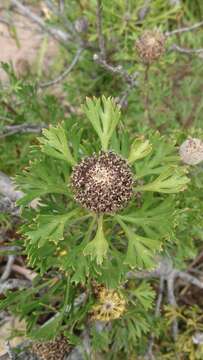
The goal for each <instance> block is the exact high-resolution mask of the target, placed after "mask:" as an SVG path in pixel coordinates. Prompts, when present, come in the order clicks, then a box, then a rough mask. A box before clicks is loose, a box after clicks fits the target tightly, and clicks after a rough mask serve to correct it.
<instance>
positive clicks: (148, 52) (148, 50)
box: [135, 30, 165, 65]
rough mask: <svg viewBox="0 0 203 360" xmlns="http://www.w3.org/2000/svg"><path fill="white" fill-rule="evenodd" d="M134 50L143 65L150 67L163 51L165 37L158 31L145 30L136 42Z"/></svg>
mask: <svg viewBox="0 0 203 360" xmlns="http://www.w3.org/2000/svg"><path fill="white" fill-rule="evenodd" d="M135 45H136V49H137V52H138V55H139V57H140V59H141V60H142V61H143V63H144V64H148V65H150V64H151V63H153V62H154V61H156V60H158V59H159V58H160V57H161V55H162V54H163V53H164V51H165V36H164V35H163V34H162V33H161V32H159V31H158V30H154V31H149V30H146V31H145V32H144V33H143V34H142V35H141V37H140V38H139V39H138V40H137V42H136V44H135Z"/></svg>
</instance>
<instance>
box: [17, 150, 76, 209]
mask: <svg viewBox="0 0 203 360" xmlns="http://www.w3.org/2000/svg"><path fill="white" fill-rule="evenodd" d="M37 155H39V154H38V153H37ZM66 172H67V169H66V166H64V169H61V168H59V166H58V164H55V163H54V162H52V161H48V160H47V159H43V160H35V161H33V162H32V163H31V165H30V167H29V168H28V169H26V170H25V171H24V172H23V174H22V175H21V174H20V175H18V176H17V177H16V182H17V184H18V187H19V188H20V189H21V190H22V191H23V192H24V193H25V195H24V196H23V197H22V198H21V199H20V200H19V201H18V204H19V205H27V204H28V203H30V202H31V201H32V200H33V199H36V198H39V197H40V196H43V195H45V194H50V193H52V194H65V195H68V194H69V190H68V180H67V183H66V182H65V181H64V178H65V180H66V177H67V176H66V174H65V173H66Z"/></svg>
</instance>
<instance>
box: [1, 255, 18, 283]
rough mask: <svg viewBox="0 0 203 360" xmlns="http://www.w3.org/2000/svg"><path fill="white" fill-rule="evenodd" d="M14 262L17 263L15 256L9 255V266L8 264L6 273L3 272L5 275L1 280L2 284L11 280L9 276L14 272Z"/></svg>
mask: <svg viewBox="0 0 203 360" xmlns="http://www.w3.org/2000/svg"><path fill="white" fill-rule="evenodd" d="M14 261H15V256H14V255H9V256H8V261H7V264H6V266H5V269H4V272H3V274H2V275H1V278H0V283H3V282H4V281H6V280H7V279H8V278H9V276H10V274H11V271H12V266H13V263H14Z"/></svg>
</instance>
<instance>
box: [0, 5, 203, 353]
mask: <svg viewBox="0 0 203 360" xmlns="http://www.w3.org/2000/svg"><path fill="white" fill-rule="evenodd" d="M1 12H2V15H1V17H0V22H1V23H2V24H3V26H4V27H6V29H7V31H8V33H9V34H10V37H11V38H12V39H13V42H14V44H15V45H14V47H13V48H14V50H13V51H14V52H15V51H17V50H15V49H19V48H20V47H21V46H22V41H23V40H22V39H21V37H20V36H19V34H20V28H21V26H23V21H24V20H23V19H24V18H25V19H26V20H28V22H29V24H30V27H32V26H33V28H34V31H33V37H34V36H35V32H36V31H37V34H38V35H39V36H40V46H38V48H37V50H36V56H35V58H34V59H32V61H30V59H28V58H27V57H26V53H25V55H24V56H23V57H20V58H18V59H17V60H16V61H14V59H13V58H12V56H11V58H10V60H11V61H10V62H9V61H8V62H7V63H5V62H2V63H1V67H2V73H3V74H4V76H3V77H2V81H1V84H0V138H1V142H0V154H1V157H0V169H1V172H2V173H1V178H0V192H1V193H2V196H1V197H0V208H1V213H0V224H1V238H0V242H1V244H0V250H1V253H2V255H1V258H0V260H1V274H2V278H1V280H0V296H1V299H2V304H3V305H2V309H4V310H3V312H2V324H3V323H4V322H5V319H6V317H8V316H10V315H9V314H10V313H11V312H13V313H14V314H16V315H20V316H21V315H24V317H26V316H27V317H28V318H29V317H30V319H31V318H32V317H31V316H30V311H32V309H31V308H28V309H24V310H23V311H24V313H23V314H22V312H21V310H19V309H18V307H17V305H16V303H14V304H13V298H14V297H15V299H17V301H18V299H19V301H20V296H25V295H26V294H25V293H22V295H21V293H18V296H19V298H18V297H16V296H17V295H16V294H15V293H14V292H13V291H11V292H10V295H9V296H10V297H9V296H8V297H7V298H6V297H5V296H4V293H5V291H6V290H7V289H11V290H12V285H10V284H14V285H13V288H15V289H16V288H18V287H21V286H22V283H21V282H23V281H27V282H31V281H32V279H33V278H32V274H31V273H30V269H29V268H28V265H27V259H26V256H25V255H24V254H22V253H21V251H20V250H19V248H18V247H19V246H21V242H22V239H21V235H20V234H19V228H20V225H22V224H23V223H24V222H25V219H26V214H25V215H24V216H20V214H19V208H18V207H17V206H16V204H15V201H16V199H17V198H19V197H20V196H21V195H20V193H19V192H16V190H15V189H14V188H13V183H12V181H11V178H13V177H15V176H16V175H21V173H22V171H23V170H24V169H25V168H26V167H27V166H28V163H29V161H30V160H34V159H35V157H36V153H35V152H33V151H32V152H31V151H30V150H29V149H30V146H33V145H34V146H35V145H36V144H37V143H38V141H37V139H36V138H37V136H38V135H39V134H40V133H41V130H42V128H44V127H48V126H49V125H53V126H56V125H57V124H62V123H63V124H65V125H64V126H65V127H66V128H69V126H70V124H74V122H77V124H78V122H80V123H81V124H82V125H83V127H84V132H85V134H86V135H87V136H88V137H89V138H91V139H93V140H94V134H93V133H92V132H89V130H88V125H87V120H86V118H85V115H84V112H83V110H82V108H81V104H83V103H84V102H85V99H86V97H93V96H97V97H99V96H101V95H105V96H106V97H108V96H112V97H115V98H116V101H117V103H118V104H120V106H121V111H122V126H123V129H124V130H127V131H129V133H130V134H135V135H143V134H144V135H145V136H146V137H147V136H151V134H154V133H155V132H157V131H158V132H159V133H160V134H161V136H162V135H163V136H165V137H167V138H168V139H170V142H171V143H175V144H176V145H177V146H179V145H180V144H181V143H182V142H183V141H184V140H185V139H186V138H187V137H188V136H192V137H197V138H200V139H203V130H202V107H203V97H202V90H203V83H202V76H203V31H202V27H203V21H202V17H203V3H202V1H201V0H193V1H190V0H179V1H178V0H152V1H150V0H138V1H134V0H114V1H109V0H102V1H99V0H97V1H96V0H91V1H90V0H89V1H86V0H79V1H68V0H65V1H54V0H53V1H46V0H44V1H28V0H26V1H22V0H21V1H20V0H19V1H18V0H10V1H9V2H7V1H6V2H5V3H3V4H2V5H1ZM19 14H20V22H19V18H16V16H17V17H18V16H19ZM24 26H28V24H27V23H26V24H25V25H24ZM36 29H37V30H36ZM154 29H159V31H160V32H162V33H164V34H165V35H166V49H165V53H164V54H163V56H162V57H161V58H160V59H159V60H158V61H157V62H154V63H153V64H152V65H151V66H150V67H149V69H147V70H146V66H145V65H144V64H143V63H142V62H141V61H140V58H139V56H138V54H137V51H136V47H135V43H136V41H137V40H138V38H139V37H140V36H141V35H142V33H143V31H144V30H154ZM0 36H1V35H0ZM2 38H3V35H2ZM50 39H51V41H53V43H54V49H55V50H54V53H51V54H50V53H49V50H50V42H49V41H50ZM50 57H51V59H50ZM47 58H48V59H49V61H48V62H47ZM0 60H1V56H0ZM146 71H147V73H146ZM5 74H6V76H5ZM124 132H125V131H124ZM75 136H76V135H75ZM88 141H89V140H87V142H86V144H85V146H86V149H88V148H89V152H90V149H91V146H90V144H88ZM160 142H161V140H158V141H157V140H156V141H155V144H156V145H157V147H158V146H160ZM189 177H190V179H191V185H190V187H189V190H188V191H187V192H185V193H184V192H183V193H180V194H179V195H178V196H177V197H176V199H175V200H174V201H175V202H176V204H175V205H176V208H178V210H177V214H176V221H177V224H176V225H177V226H176V227H175V230H174V232H173V235H172V239H171V241H169V242H168V245H167V249H166V250H165V256H166V258H167V260H166V258H164V260H163V259H158V260H157V261H160V263H161V267H160V271H159V273H158V274H156V276H155V277H154V275H153V274H147V276H146V279H145V276H144V275H143V274H142V275H143V277H144V281H143V280H142V279H141V280H140V278H139V277H138V278H136V279H135V280H132V281H134V283H133V284H135V285H132V288H134V286H135V289H139V287H142V286H143V287H144V293H145V296H146V298H142V297H141V298H139V290H137V294H136V296H137V299H138V300H137V301H138V307H140V313H142V312H144V314H145V316H144V317H142V315H140V318H138V319H136V322H135V323H136V324H137V327H136V326H135V327H134V328H133V329H128V330H127V332H124V330H123V328H120V327H119V325H118V326H115V327H113V330H112V331H111V335H110V340H109V332H107V331H105V330H104V331H102V332H98V331H96V330H95V329H93V330H91V331H92V333H91V334H90V335H91V338H92V339H93V344H92V346H93V349H94V356H95V357H94V358H96V359H100V358H101V359H108V358H110V359H111V358H112V359H129V360H130V359H144V358H146V359H147V358H149V359H153V358H154V359H180V360H181V359H191V360H193V359H203V336H202V334H203V328H202V327H203V322H202V306H203V303H202V299H201V298H202V289H203V283H202V282H201V280H202V274H203V273H202V266H203V262H202V261H203V253H202V251H203V248H202V240H203V232H202V229H203V223H202V207H203V206H202V197H203V195H202V184H203V183H202V180H203V173H202V164H199V165H198V166H195V167H191V168H190V172H189ZM35 205H36V204H35ZM35 205H34V206H35ZM33 211H34V210H33ZM9 251H11V252H9ZM16 251H17V252H16ZM151 275H152V276H151ZM140 276H141V275H140ZM47 277H48V276H47ZM52 280H53V279H52ZM15 281H17V282H18V283H17V285H16V282H15ZM35 281H36V285H35V289H36V291H37V290H39V289H38V286H39V287H40V284H38V283H37V280H35ZM47 281H50V280H47ZM51 286H53V288H52V287H51V289H52V290H51V291H52V292H53V294H52V295H51V296H53V297H54V293H55V291H56V289H55V284H53V285H51ZM60 286H61V287H62V289H63V283H60ZM130 286H131V285H130ZM134 291H135V290H134ZM141 293H142V291H141ZM27 296H28V298H27V299H28V302H29V303H30V304H32V305H33V303H32V301H31V299H30V296H31V295H30V294H28V295H27ZM5 299H7V300H5ZM25 299H26V298H25ZM10 300H11V301H10ZM5 301H7V302H5ZM37 301H38V306H39V300H37ZM40 301H41V302H45V303H46V302H47V299H46V298H45V295H44V294H42V298H41V299H40ZM25 302H26V301H25ZM35 305H36V304H35ZM39 307H40V306H39ZM36 309H37V310H36ZM38 310H39V312H40V311H41V309H38V308H37V306H36V308H35V311H36V312H37V311H38ZM26 312H27V313H26ZM25 314H26V316H25ZM80 315H81V319H83V315H84V314H83V313H82V311H81V314H80ZM132 318H133V314H132ZM135 318H136V317H135ZM135 318H134V319H135ZM144 318H145V319H144ZM32 319H34V318H32ZM143 319H144V320H143ZM45 320H46V319H43V318H41V319H40V321H41V323H44V322H45ZM33 321H34V320H33ZM29 324H30V323H29ZM55 325H56V324H53V325H52V326H53V327H52V328H50V329H48V330H49V331H50V332H53V331H54V329H55ZM30 326H31V325H30ZM177 328H178V331H177ZM152 329H153V332H152ZM171 329H172V330H171ZM16 330H17V332H19V329H16ZM83 330H84V324H83V322H82V321H81V322H79V327H78V332H79V333H78V334H75V337H74V336H73V337H72V338H71V339H69V341H70V343H71V345H72V346H73V347H77V345H78V338H79V337H80V336H79V335H80V334H81V333H83ZM122 331H123V332H122ZM150 332H151V335H150ZM118 334H119V335H118ZM22 335H25V331H22ZM76 335H77V336H76ZM41 336H42V335H41V334H40V335H39V337H41ZM76 337H77V339H76ZM127 338H128V339H127ZM121 339H123V340H122V341H123V342H121ZM174 340H175V341H174ZM109 342H111V347H110V348H111V351H110V353H109V346H110V345H109ZM9 351H10V348H9ZM95 354H96V355H95ZM10 356H11V355H10ZM24 356H25V355H24ZM2 359H3V358H2Z"/></svg>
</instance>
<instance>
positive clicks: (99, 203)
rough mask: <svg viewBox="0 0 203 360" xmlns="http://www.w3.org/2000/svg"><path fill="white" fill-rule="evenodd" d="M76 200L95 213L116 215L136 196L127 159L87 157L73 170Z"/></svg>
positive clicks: (101, 155)
mask: <svg viewBox="0 0 203 360" xmlns="http://www.w3.org/2000/svg"><path fill="white" fill-rule="evenodd" d="M71 182H72V187H73V191H74V194H75V200H76V201H77V202H78V203H80V204H81V205H82V206H83V207H85V208H87V209H89V210H90V211H94V212H96V213H114V212H116V211H118V210H120V209H121V208H123V207H124V206H126V205H127V203H128V201H129V200H130V199H131V197H132V194H133V177H132V173H131V170H130V167H129V165H128V164H127V161H126V160H125V159H122V158H121V157H120V156H118V155H117V154H115V153H113V152H101V153H99V154H98V155H96V154H94V155H93V156H90V157H87V158H85V159H84V160H82V161H81V162H80V163H79V164H78V165H76V166H75V168H74V169H73V173H72V177H71Z"/></svg>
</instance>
